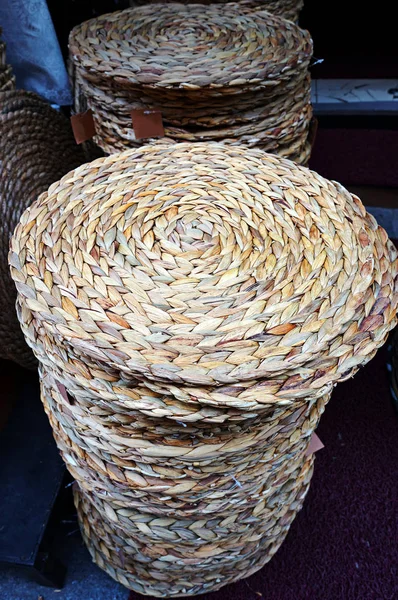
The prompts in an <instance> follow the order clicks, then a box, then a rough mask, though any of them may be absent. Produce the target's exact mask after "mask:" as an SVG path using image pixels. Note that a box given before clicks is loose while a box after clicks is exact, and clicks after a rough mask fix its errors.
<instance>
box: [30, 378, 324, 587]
mask: <svg viewBox="0 0 398 600" xmlns="http://www.w3.org/2000/svg"><path fill="white" fill-rule="evenodd" d="M51 384H53V381H52V379H51V377H50V376H49V375H48V374H46V373H45V372H43V373H42V379H41V390H42V400H43V403H44V406H45V409H46V411H47V414H48V416H49V418H50V422H51V424H52V426H53V431H54V436H55V439H56V441H57V444H58V447H59V449H60V450H61V453H62V456H63V458H64V460H65V462H66V465H67V467H68V469H69V470H70V471H71V473H72V475H73V476H74V477H76V480H77V481H78V482H79V485H81V486H82V488H83V489H84V490H85V492H83V491H81V492H76V493H77V497H76V502H77V503H78V504H79V502H80V501H81V499H84V502H85V504H86V510H85V513H86V517H85V518H89V519H90V534H89V532H88V531H87V524H85V525H83V523H84V521H85V519H84V518H83V515H82V513H81V512H80V511H79V517H80V521H81V525H82V527H83V532H82V533H83V537H84V539H85V541H86V543H87V545H88V547H89V549H90V552H93V551H94V558H95V560H96V562H98V564H99V565H100V566H102V567H103V568H105V570H106V571H107V572H108V573H110V574H111V575H112V576H114V572H113V568H114V567H117V568H118V569H120V568H121V572H120V573H119V574H118V577H116V579H117V580H119V581H121V583H123V584H124V585H126V586H127V587H130V588H131V589H134V590H136V591H140V592H141V593H142V592H143V593H147V594H152V595H156V596H165V595H166V596H178V595H181V594H182V595H185V594H194V593H204V592H206V591H209V590H215V589H218V588H219V587H221V585H225V584H226V583H229V582H232V581H235V580H236V579H239V578H241V577H245V576H248V575H249V574H251V573H253V572H255V571H256V570H258V569H259V568H261V566H262V565H263V564H265V562H267V561H268V560H269V559H270V558H271V557H272V555H273V554H274V553H275V552H276V550H277V549H278V547H279V546H280V544H281V543H282V542H283V539H284V538H285V536H286V533H287V531H288V528H289V526H290V524H291V522H292V520H293V518H294V516H295V514H296V513H297V511H298V510H299V509H300V508H301V505H302V501H303V499H304V496H305V493H306V491H307V489H308V485H309V481H310V478H311V475H312V463H313V458H312V457H307V456H306V449H307V447H308V440H309V438H307V440H306V441H305V442H303V441H301V444H298V442H297V441H295V442H294V441H293V440H292V441H291V442H290V450H289V449H288V448H286V447H285V448H284V449H283V457H282V459H279V457H278V456H277V455H276V456H275V457H273V456H272V454H273V448H274V444H273V443H272V442H269V445H268V443H267V442H265V439H263V441H262V442H261V443H260V440H258V441H257V445H258V446H260V445H261V447H262V450H261V452H260V454H261V455H262V456H261V457H258V456H256V455H255V454H254V455H253V454H248V455H247V456H246V455H245V451H244V449H245V444H244V442H243V443H242V440H241V439H240V437H239V435H236V440H235V446H236V447H235V448H233V451H234V454H236V457H237V458H239V459H241V461H242V462H240V461H239V462H233V463H228V462H225V453H224V455H223V452H220V453H218V452H217V451H213V453H212V454H213V458H214V464H215V465H217V464H218V465H219V470H220V475H219V476H218V478H219V479H220V481H218V480H217V477H215V474H214V473H213V474H211V473H210V471H209V465H210V464H212V462H211V460H210V457H211V453H210V454H209V452H208V451H207V454H206V451H205V452H203V453H202V455H200V454H199V452H198V448H199V445H200V448H201V449H203V448H204V449H205V450H206V447H209V441H211V440H209V441H208V442H207V443H205V444H204V443H203V442H204V440H203V438H202V439H200V438H199V437H198V438H196V439H197V442H198V443H196V444H194V446H193V447H194V449H195V451H196V457H195V458H194V457H193V456H192V459H191V461H190V460H189V459H188V456H185V457H181V455H180V463H181V466H183V467H184V469H185V473H184V472H183V471H182V470H181V467H180V472H178V469H177V465H176V467H175V469H174V472H173V470H172V469H171V467H170V466H168V464H167V462H165V461H167V460H168V457H170V456H171V454H170V453H167V452H165V451H166V450H167V446H166V442H167V441H168V444H169V446H168V449H169V450H173V448H174V449H175V450H178V448H181V447H182V446H181V445H179V444H177V442H176V440H175V439H174V443H173V440H172V438H171V437H169V439H168V440H165V445H164V446H163V448H164V450H163V460H159V463H158V464H159V466H158V468H159V472H158V473H157V474H156V471H153V469H154V468H155V469H156V465H155V463H153V462H151V461H149V463H148V464H147V467H146V468H147V473H145V469H144V470H143V471H142V472H141V474H139V473H138V471H137V467H134V465H133V463H132V462H131V459H130V464H129V469H127V470H126V474H127V475H128V474H129V473H130V476H129V477H128V479H127V477H126V478H125V479H126V481H125V484H124V485H123V484H122V483H121V482H120V481H119V480H118V476H117V475H118V472H119V471H120V470H121V468H120V464H119V465H118V464H117V461H116V463H115V462H114V463H113V468H111V466H112V465H111V463H112V462H113V459H112V458H110V457H109V456H107V457H105V456H104V455H99V454H98V449H96V448H95V444H94V447H91V448H89V449H88V451H85V450H83V448H82V447H81V446H80V445H79V443H81V440H80V441H77V439H76V435H75V430H74V427H73V426H72V427H70V426H69V425H68V412H69V413H70V411H69V410H68V406H69V408H70V409H71V410H72V412H73V411H74V407H75V404H74V403H73V402H71V404H69V405H68V404H66V403H65V401H64V400H63V399H62V395H61V394H60V393H59V392H58V391H57V389H56V387H55V386H54V385H53V386H52V387H51ZM56 405H57V406H58V407H56ZM62 405H63V409H60V407H61V406H62ZM320 406H322V405H321V404H320ZM61 410H62V413H63V414H62V413H61ZM79 414H80V407H78V409H77V413H75V415H76V416H77V415H79ZM99 420H100V419H98V418H97V419H96V423H97V425H98V423H99ZM78 421H79V425H78V426H79V428H80V429H81V430H82V428H84V423H83V421H84V419H83V420H80V419H79V418H78ZM289 421H291V419H290V418H287V419H286V420H285V423H283V419H282V420H281V421H280V423H279V424H278V423H277V420H276V421H275V425H274V427H278V426H279V433H280V434H282V437H283V433H284V430H285V429H286V425H287V428H288V430H290V432H292V431H293V427H294V426H293V423H292V422H289ZM76 423H77V422H76ZM93 424H94V422H92V424H90V425H89V427H91V426H92V425H93ZM86 425H88V423H87V422H86ZM94 426H95V425H94ZM269 426H270V423H267V422H264V428H265V430H266V431H269ZM159 427H162V425H161V422H159ZM151 431H152V429H150V428H148V429H147V435H148V436H149V437H150V436H151ZM69 434H71V435H72V436H73V438H74V439H71V438H69V437H68V436H69ZM179 434H180V442H181V443H183V442H184V440H183V436H184V435H185V438H186V441H185V443H186V442H187V440H188V438H192V437H194V436H195V432H194V433H191V434H189V435H187V434H186V433H185V431H184V429H181V428H180V431H179ZM235 434H237V432H235ZM291 436H292V438H293V433H292V434H291ZM105 437H106V436H105V435H104V436H103V437H102V440H104V439H105ZM111 437H112V436H109V441H110V443H112V439H111ZM126 439H127V438H126ZM102 440H100V438H98V441H99V442H100V444H101V443H103V442H102ZM143 440H145V436H143V438H141V439H140V437H139V436H137V437H136V439H135V440H134V442H133V439H131V440H130V442H129V445H130V449H131V452H133V451H134V449H135V450H139V449H140V441H141V442H142V441H143ZM191 442H192V440H191ZM113 443H114V444H116V445H117V444H118V440H117V437H116V436H113ZM135 443H136V445H137V447H135ZM279 443H280V442H279ZM85 445H86V444H85V442H83V444H82V446H83V447H84V446H85ZM297 445H299V446H300V449H299V450H296V451H295V452H293V447H294V446H297ZM215 446H216V447H218V444H215ZM229 446H230V451H231V450H232V443H230V444H229ZM226 447H227V444H225V448H226ZM147 449H148V447H147ZM242 450H243V456H241V454H242ZM142 452H143V454H142V458H141V462H142V465H141V466H142V467H144V465H145V461H146V459H148V456H149V457H151V456H152V454H151V453H150V454H149V455H148V456H147V457H146V456H145V449H144V448H142ZM105 454H108V453H107V452H106V451H105ZM227 454H228V453H227ZM217 458H218V460H217ZM250 459H251V460H252V461H254V463H255V465H256V468H255V467H254V466H251V464H250ZM190 463H191V466H190ZM106 464H108V469H109V472H108V473H106V474H104V466H105V465H106ZM137 466H139V463H137ZM201 469H202V471H203V475H202V479H201V478H200V477H199V474H200V470H201ZM151 470H152V473H153V475H152V476H151V474H150V471H151ZM192 471H195V474H196V475H197V477H199V478H198V479H197V481H196V485H195V488H194V486H193V482H192V481H191V480H190V478H192ZM148 473H149V475H148ZM249 474H250V475H249ZM159 476H160V478H161V479H160V480H159ZM144 477H146V484H145V485H143V481H144ZM134 488H135V490H134ZM89 515H91V518H90V517H89ZM108 536H110V537H109V538H108ZM113 536H117V538H114V537H113ZM104 538H108V540H107V544H106V545H107V547H108V548H109V552H108V553H106V554H105V556H104V557H102V560H101V559H100V556H101V548H102V546H101V545H98V544H99V540H103V541H104ZM116 539H117V540H118V543H115V540H116ZM109 542H110V543H109ZM95 549H96V550H95ZM116 549H117V550H118V552H115V550H116ZM98 552H99V553H100V554H99V556H98V555H97V553H98ZM115 556H119V560H118V561H116V562H115V560H116V559H115ZM120 561H122V562H120ZM170 561H172V562H173V566H172V565H170ZM182 568H183V571H184V577H183V578H182V577H181V569H182ZM166 569H167V571H168V576H167V587H166V585H165V579H164V575H165V570H166ZM122 575H123V576H124V578H121V577H122ZM162 575H163V576H162ZM183 581H185V584H184V583H182V582H183ZM188 582H189V583H188ZM184 586H185V587H184Z"/></svg>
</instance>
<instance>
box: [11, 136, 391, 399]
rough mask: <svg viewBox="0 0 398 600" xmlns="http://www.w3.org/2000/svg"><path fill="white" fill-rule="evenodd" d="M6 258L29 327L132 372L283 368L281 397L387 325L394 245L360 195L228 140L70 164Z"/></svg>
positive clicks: (361, 347)
mask: <svg viewBox="0 0 398 600" xmlns="http://www.w3.org/2000/svg"><path fill="white" fill-rule="evenodd" d="M126 190H127V191H126ZM83 194H84V195H83ZM83 198H84V201H83ZM65 199H67V202H65ZM10 263H11V266H12V274H13V277H14V280H15V281H16V283H17V288H18V291H19V293H20V297H21V298H25V300H24V302H25V303H26V306H27V307H28V308H29V309H30V310H32V311H33V314H34V318H35V319H36V320H37V323H38V324H41V325H42V326H43V327H44V328H45V329H46V330H47V331H48V332H49V333H51V334H52V335H54V336H55V338H57V339H63V340H65V343H67V344H69V345H71V347H72V349H75V350H77V351H78V352H79V353H80V354H81V356H86V357H87V358H88V359H89V357H92V359H94V360H95V361H96V362H97V363H98V364H101V365H103V367H102V368H105V370H106V369H108V368H109V367H112V368H113V369H114V370H115V372H117V371H120V373H126V374H129V376H130V377H131V376H133V377H135V378H136V379H141V380H142V379H143V378H146V379H152V380H154V381H157V382H159V381H164V382H171V381H175V382H177V383H184V384H192V385H195V386H205V385H206V386H208V385H222V384H227V383H228V384H229V383H236V382H238V381H250V380H253V379H257V378H258V379H259V378H263V377H269V376H273V377H276V378H277V376H278V375H279V374H286V373H289V372H290V373H292V376H291V377H290V378H289V379H287V380H285V382H284V383H283V386H282V387H283V390H284V391H285V392H287V391H288V390H289V389H291V388H292V387H293V388H295V387H298V388H300V385H301V384H302V383H303V382H305V386H306V387H308V384H309V385H310V386H311V385H315V387H316V388H318V389H320V388H321V387H322V386H323V385H326V384H328V382H337V381H338V380H339V379H340V378H341V377H345V376H347V373H348V372H349V371H350V370H351V369H353V372H355V369H356V368H357V367H358V366H359V365H361V364H363V363H364V362H366V361H367V360H368V356H369V355H372V353H373V352H374V351H375V350H376V349H377V347H378V346H379V345H381V344H382V343H383V342H384V340H385V338H386V336H387V334H388V332H389V330H390V329H391V328H392V327H393V326H394V325H395V319H396V306H397V295H396V290H395V286H396V282H395V279H396V272H397V262H396V251H395V249H394V247H393V245H392V244H391V243H390V242H389V241H388V238H387V236H386V234H385V232H384V230H382V229H381V228H379V227H378V226H377V224H376V222H375V221H374V219H373V218H372V217H371V216H370V215H367V214H366V212H365V210H364V208H363V206H362V204H361V203H360V201H359V200H358V199H356V198H355V197H354V196H351V195H350V194H349V193H348V192H347V191H345V190H344V189H343V188H341V187H337V186H336V185H334V184H332V183H330V182H328V181H326V180H325V179H323V178H321V177H319V176H317V175H315V174H314V173H311V172H310V171H308V170H306V169H303V168H299V167H295V166H294V165H293V164H292V163H289V162H285V161H283V160H280V159H278V158H276V157H272V156H270V155H268V156H267V155H265V154H263V153H261V152H259V151H254V150H253V151H249V150H247V149H242V148H239V147H237V148H233V149H232V148H229V147H227V146H223V145H220V146H218V145H216V144H211V145H210V144H209V145H201V144H192V145H186V144H179V145H176V146H172V145H171V146H170V145H167V146H162V145H161V144H159V145H156V146H152V147H151V146H148V147H145V148H143V149H140V150H137V151H128V152H126V153H123V154H120V155H116V156H112V157H108V158H105V159H99V160H97V161H95V162H93V163H91V164H90V165H86V166H83V167H81V168H80V169H77V170H76V171H75V172H73V173H71V174H69V175H68V176H66V177H65V178H64V179H62V180H61V182H60V183H58V184H56V185H54V186H52V187H51V188H50V190H49V193H48V194H44V195H43V196H42V197H41V199H40V201H39V202H38V203H37V204H36V205H34V206H33V207H31V208H30V209H29V210H27V211H26V212H25V213H24V215H23V217H22V219H21V223H20V225H19V226H18V228H17V230H16V234H15V236H14V238H13V241H12V252H11V254H10ZM44 273H45V278H43V276H44ZM59 285H60V286H61V287H59ZM304 364H306V368H305V369H300V374H299V372H297V371H295V369H298V368H300V367H302V366H303V365H304Z"/></svg>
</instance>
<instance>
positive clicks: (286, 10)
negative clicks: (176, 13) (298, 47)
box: [130, 0, 304, 22]
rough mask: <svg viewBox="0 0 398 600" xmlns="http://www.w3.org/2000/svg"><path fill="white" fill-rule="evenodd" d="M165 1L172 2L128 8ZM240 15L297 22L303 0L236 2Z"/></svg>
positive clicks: (223, 0) (133, 2) (212, 0)
mask: <svg viewBox="0 0 398 600" xmlns="http://www.w3.org/2000/svg"><path fill="white" fill-rule="evenodd" d="M160 1H161V2H162V3H165V1H166V2H167V1H170V2H173V0H130V6H131V7H135V6H142V5H143V4H151V3H153V4H158V3H159V2H160ZM227 2H228V0H196V1H195V2H187V1H186V0H182V1H181V4H227ZM237 4H238V5H239V9H240V11H241V13H243V12H249V13H250V12H255V11H259V10H268V11H269V12H271V13H273V14H274V15H278V16H280V17H283V18H284V19H289V20H290V21H294V22H297V21H298V19H299V15H300V12H301V10H302V8H303V6H304V1H303V0H239V2H237Z"/></svg>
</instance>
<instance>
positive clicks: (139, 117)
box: [131, 108, 164, 140]
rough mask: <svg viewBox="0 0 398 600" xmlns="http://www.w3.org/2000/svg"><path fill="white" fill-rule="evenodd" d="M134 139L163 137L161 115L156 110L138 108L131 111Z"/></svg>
mask: <svg viewBox="0 0 398 600" xmlns="http://www.w3.org/2000/svg"><path fill="white" fill-rule="evenodd" d="M131 118H132V120H133V128H134V134H135V138H136V139H137V140H143V139H146V138H159V137H164V127H163V120H162V113H161V112H160V110H157V109H148V108H140V109H138V108H137V109H134V110H132V111H131Z"/></svg>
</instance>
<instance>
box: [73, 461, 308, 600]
mask: <svg viewBox="0 0 398 600" xmlns="http://www.w3.org/2000/svg"><path fill="white" fill-rule="evenodd" d="M312 460H313V459H312V457H311V458H310V459H309V460H308V461H307V463H306V465H305V468H304V469H303V472H302V474H301V476H299V478H298V479H297V481H296V487H295V489H293V490H292V491H291V492H290V494H289V495H288V496H285V498H284V499H285V505H284V506H283V508H282V509H281V508H279V510H278V509H277V510H275V515H278V514H279V518H278V517H277V516H275V518H274V519H270V523H269V529H268V531H267V533H266V534H265V535H263V536H262V538H261V540H260V541H259V542H255V541H252V542H251V543H250V544H245V545H238V544H237V545H236V547H235V548H234V549H233V550H231V548H229V549H228V555H229V556H228V561H227V563H226V564H225V565H223V564H222V563H221V564H219V565H218V564H217V557H215V559H213V564H212V562H211V559H210V561H209V565H208V567H207V568H203V569H201V568H200V567H201V565H202V564H203V563H204V562H205V561H204V558H203V555H204V556H206V554H208V551H207V550H206V548H205V549H202V550H200V549H198V551H197V558H196V559H194V560H189V559H188V558H186V560H185V561H184V560H181V559H180V560H178V559H177V558H174V559H173V561H172V562H170V560H168V556H169V555H168V554H167V550H166V551H163V553H161V555H160V556H159V555H158V556H156V550H155V552H154V553H152V552H151V546H146V547H144V548H142V547H140V546H137V542H136V541H135V540H134V539H129V538H128V537H126V535H121V534H120V531H119V530H118V528H117V527H115V524H114V522H112V520H110V519H109V516H108V518H104V517H103V516H102V515H101V514H100V513H99V512H98V510H97V509H96V508H95V507H94V505H93V504H92V503H90V501H89V499H88V498H89V497H88V496H86V495H85V494H84V493H82V492H81V491H80V490H79V489H78V488H75V493H74V495H75V504H76V507H77V510H78V517H79V523H80V528H81V531H82V535H83V539H84V541H85V543H86V545H87V547H88V548H89V551H90V553H91V555H92V557H93V560H94V561H95V562H96V563H97V564H98V565H99V566H100V567H101V568H102V569H104V570H105V571H107V572H108V574H109V575H110V576H111V577H113V578H114V579H116V580H117V581H119V582H120V583H122V585H124V586H126V587H128V588H130V589H133V590H135V591H137V592H139V593H144V594H151V595H155V596H169V595H170V592H171V593H172V595H173V596H179V595H187V594H188V595H193V594H197V593H204V592H206V591H214V590H216V589H218V588H219V587H221V586H222V585H225V584H226V583H231V582H232V581H235V580H237V579H241V578H242V577H248V576H249V575H250V574H252V573H254V572H255V571H257V570H258V569H259V568H261V567H262V566H263V565H264V564H265V563H266V562H268V560H270V558H271V557H272V556H273V555H274V554H275V552H276V551H277V549H278V548H279V546H280V545H281V543H282V542H283V540H284V538H285V537H286V534H287V531H288V529H289V527H290V524H291V522H292V520H293V519H294V517H295V515H296V513H297V512H298V511H299V510H300V509H301V506H302V503H303V501H304V498H305V495H306V493H307V491H308V486H309V481H310V479H311V475H312ZM230 518H232V519H233V518H234V517H233V516H232V517H230ZM166 521H167V519H166ZM159 522H161V523H164V522H165V520H164V519H161V520H159ZM210 546H211V543H210V544H209V547H210ZM157 547H158V548H159V544H157ZM160 551H161V548H160ZM220 551H221V549H220ZM157 552H159V550H157ZM171 556H172V554H171V555H170V559H171ZM176 562H179V563H180V564H178V565H177V566H178V567H179V569H181V568H182V570H183V571H184V572H186V571H189V577H188V578H187V577H184V578H183V580H182V581H181V579H178V575H177V577H176V574H175V573H174V570H175V568H176V567H175V566H174V567H173V568H171V565H172V564H174V565H175V563H176ZM195 564H196V565H197V566H196V568H195ZM169 569H170V572H169V576H167V572H168V570H169ZM198 569H199V572H197V573H196V575H195V570H196V571H198ZM180 572H181V571H180Z"/></svg>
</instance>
